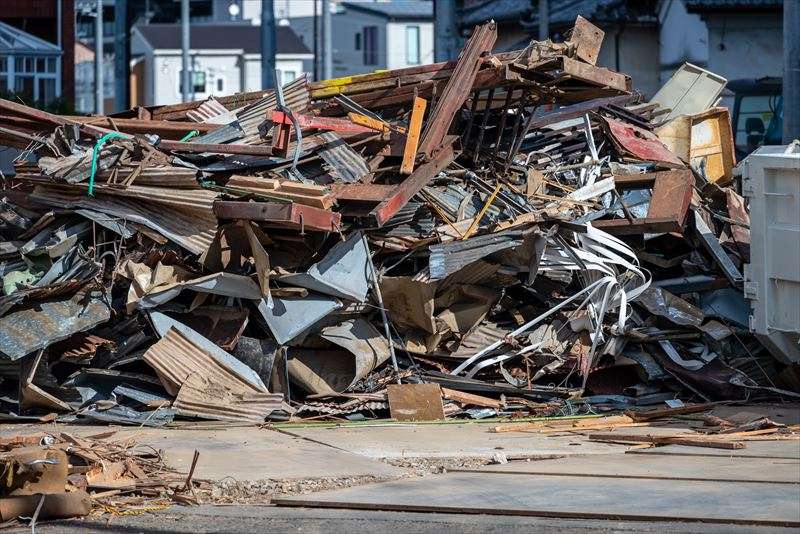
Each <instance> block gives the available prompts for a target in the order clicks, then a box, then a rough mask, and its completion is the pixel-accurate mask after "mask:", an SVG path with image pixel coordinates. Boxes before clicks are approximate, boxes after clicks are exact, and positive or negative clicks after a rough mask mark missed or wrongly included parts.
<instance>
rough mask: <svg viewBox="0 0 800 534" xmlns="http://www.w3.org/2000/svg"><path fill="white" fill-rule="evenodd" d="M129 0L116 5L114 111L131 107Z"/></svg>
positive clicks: (121, 0)
mask: <svg viewBox="0 0 800 534" xmlns="http://www.w3.org/2000/svg"><path fill="white" fill-rule="evenodd" d="M129 44H130V30H129V28H128V0H117V1H116V3H115V4H114V111H122V110H124V109H128V108H129V107H130V72H129V69H130V60H131V59H130V46H129Z"/></svg>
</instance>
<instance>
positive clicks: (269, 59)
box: [261, 0, 280, 89]
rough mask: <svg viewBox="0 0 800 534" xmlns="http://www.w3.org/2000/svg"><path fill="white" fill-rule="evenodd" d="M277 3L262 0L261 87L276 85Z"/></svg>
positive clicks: (271, 0) (278, 81)
mask: <svg viewBox="0 0 800 534" xmlns="http://www.w3.org/2000/svg"><path fill="white" fill-rule="evenodd" d="M275 45H276V43H275V3H274V2H273V0H261V88H262V89H267V88H268V87H275V85H276V84H279V83H280V80H277V79H276V78H275Z"/></svg>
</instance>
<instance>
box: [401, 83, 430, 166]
mask: <svg viewBox="0 0 800 534" xmlns="http://www.w3.org/2000/svg"><path fill="white" fill-rule="evenodd" d="M427 105H428V101H427V100H425V99H424V98H419V97H415V98H414V107H413V108H412V110H411V120H410V121H409V123H408V134H407V135H406V146H405V148H404V149H403V163H402V164H401V165H400V174H411V173H412V172H414V160H415V159H416V157H417V147H418V146H419V134H420V132H421V131H422V118H423V117H424V116H425V107H426V106H427Z"/></svg>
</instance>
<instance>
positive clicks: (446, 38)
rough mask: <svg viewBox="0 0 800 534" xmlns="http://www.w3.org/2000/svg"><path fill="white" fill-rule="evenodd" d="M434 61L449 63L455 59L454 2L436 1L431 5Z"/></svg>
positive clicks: (448, 0) (446, 0)
mask: <svg viewBox="0 0 800 534" xmlns="http://www.w3.org/2000/svg"><path fill="white" fill-rule="evenodd" d="M433 25H434V42H433V55H434V60H435V61H437V62H439V61H450V60H451V59H455V58H456V46H457V43H456V39H457V38H458V24H457V22H456V0H437V1H436V2H434V3H433Z"/></svg>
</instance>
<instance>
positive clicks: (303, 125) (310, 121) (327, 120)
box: [271, 111, 375, 134]
mask: <svg viewBox="0 0 800 534" xmlns="http://www.w3.org/2000/svg"><path fill="white" fill-rule="evenodd" d="M293 115H294V118H295V119H297V122H298V124H299V125H300V129H301V130H306V129H312V128H313V129H315V130H331V131H334V132H340V133H346V134H362V133H370V134H374V133H375V130H373V129H371V128H367V127H366V126H361V125H360V124H356V123H354V122H351V121H350V120H348V119H338V118H334V117H317V116H315V115H304V114H302V113H294V114H293ZM271 118H272V122H274V123H275V124H288V125H291V124H292V121H291V119H289V117H288V116H287V115H286V114H285V113H284V112H283V111H273V112H272V116H271Z"/></svg>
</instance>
